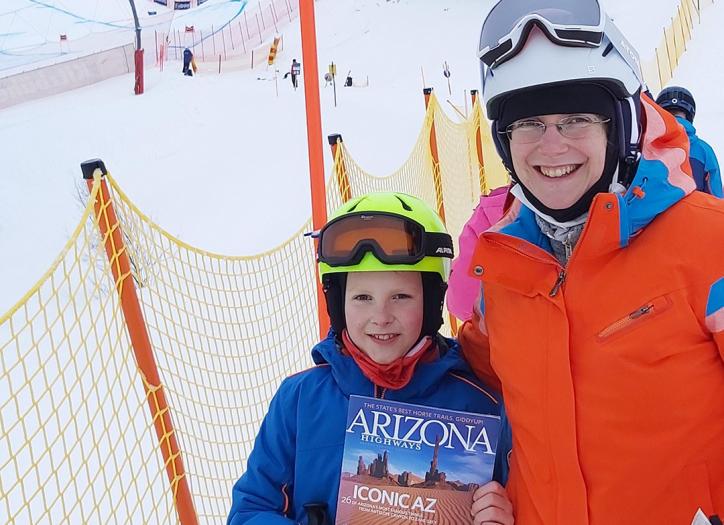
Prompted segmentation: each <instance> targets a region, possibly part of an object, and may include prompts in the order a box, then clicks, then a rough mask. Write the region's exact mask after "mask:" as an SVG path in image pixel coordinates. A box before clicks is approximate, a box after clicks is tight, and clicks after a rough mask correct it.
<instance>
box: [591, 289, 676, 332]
mask: <svg viewBox="0 0 724 525" xmlns="http://www.w3.org/2000/svg"><path fill="white" fill-rule="evenodd" d="M670 305H671V300H670V299H668V298H667V297H666V296H664V297H658V298H656V299H653V300H652V301H649V302H648V303H646V304H645V305H643V306H641V307H640V308H637V309H636V310H634V311H633V312H631V313H630V314H628V315H627V316H625V317H623V318H621V319H619V320H618V321H615V322H614V323H613V324H611V325H609V326H607V327H606V328H604V329H603V330H601V332H599V334H598V339H606V338H608V337H611V336H612V335H614V334H616V333H618V332H620V331H622V330H625V329H626V328H628V327H630V326H632V325H634V324H636V323H639V322H641V321H643V320H644V319H646V318H649V317H650V316H652V315H654V314H659V313H661V312H663V311H665V310H666V309H667V308H668V307H669V306H670Z"/></svg>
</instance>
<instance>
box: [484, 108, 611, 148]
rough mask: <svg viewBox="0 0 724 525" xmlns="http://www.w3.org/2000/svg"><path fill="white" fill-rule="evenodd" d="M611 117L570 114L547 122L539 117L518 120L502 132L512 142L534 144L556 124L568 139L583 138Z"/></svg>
mask: <svg viewBox="0 0 724 525" xmlns="http://www.w3.org/2000/svg"><path fill="white" fill-rule="evenodd" d="M610 121H611V119H610V118H600V117H595V116H589V115H569V116H567V117H563V118H562V119H561V120H560V121H559V122H554V123H551V124H546V123H545V122H541V121H540V120H538V119H522V120H516V121H515V122H513V123H512V124H510V125H509V126H508V127H506V128H505V131H499V132H498V133H500V134H505V135H507V136H508V140H510V142H511V143H513V142H515V143H516V144H532V143H534V142H538V141H539V140H541V139H542V138H543V135H544V134H545V132H546V129H548V128H549V127H550V126H555V127H556V128H557V129H558V132H559V133H560V134H561V135H563V136H564V137H566V138H568V139H583V138H586V137H588V136H589V135H590V133H591V131H592V130H593V127H594V126H597V125H599V124H605V123H607V122H610Z"/></svg>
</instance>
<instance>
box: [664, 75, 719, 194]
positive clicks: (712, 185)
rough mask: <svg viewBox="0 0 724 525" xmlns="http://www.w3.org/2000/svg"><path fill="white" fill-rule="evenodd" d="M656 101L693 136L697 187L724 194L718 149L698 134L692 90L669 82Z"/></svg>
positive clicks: (691, 146) (691, 152)
mask: <svg viewBox="0 0 724 525" xmlns="http://www.w3.org/2000/svg"><path fill="white" fill-rule="evenodd" d="M656 103H657V104H658V105H659V106H661V107H662V108H664V109H665V110H666V111H668V112H669V113H671V114H672V115H674V116H675V117H676V120H678V121H679V124H681V125H682V126H684V129H685V130H686V134H687V135H688V136H689V161H690V162H691V171H692V172H693V175H694V181H695V182H696V189H697V190H699V191H704V192H706V193H710V194H712V195H714V196H715V197H720V198H721V197H724V189H722V180H721V173H720V171H719V162H717V159H716V155H715V154H714V150H713V149H711V146H710V145H709V144H707V143H706V142H705V141H704V140H702V139H701V138H699V136H697V134H696V128H695V127H694V115H696V102H695V101H694V97H693V96H692V94H691V92H690V91H689V90H688V89H685V88H683V87H679V86H669V87H667V88H665V89H663V90H662V91H661V93H659V96H658V97H656Z"/></svg>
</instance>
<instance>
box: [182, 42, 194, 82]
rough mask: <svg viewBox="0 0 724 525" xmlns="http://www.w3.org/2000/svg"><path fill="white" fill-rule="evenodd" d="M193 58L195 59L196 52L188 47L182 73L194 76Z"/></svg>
mask: <svg viewBox="0 0 724 525" xmlns="http://www.w3.org/2000/svg"><path fill="white" fill-rule="evenodd" d="M193 60H194V54H193V52H192V51H191V50H190V49H189V48H188V47H187V48H186V49H184V65H183V68H182V69H181V73H183V74H184V75H186V76H187V77H192V76H194V68H193Z"/></svg>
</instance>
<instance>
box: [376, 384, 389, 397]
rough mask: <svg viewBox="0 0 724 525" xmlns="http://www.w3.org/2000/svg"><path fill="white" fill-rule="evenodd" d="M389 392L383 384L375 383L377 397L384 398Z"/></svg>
mask: <svg viewBox="0 0 724 525" xmlns="http://www.w3.org/2000/svg"><path fill="white" fill-rule="evenodd" d="M386 392H387V389H386V388H383V387H381V386H378V385H375V398H377V399H384V398H385V393H386Z"/></svg>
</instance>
